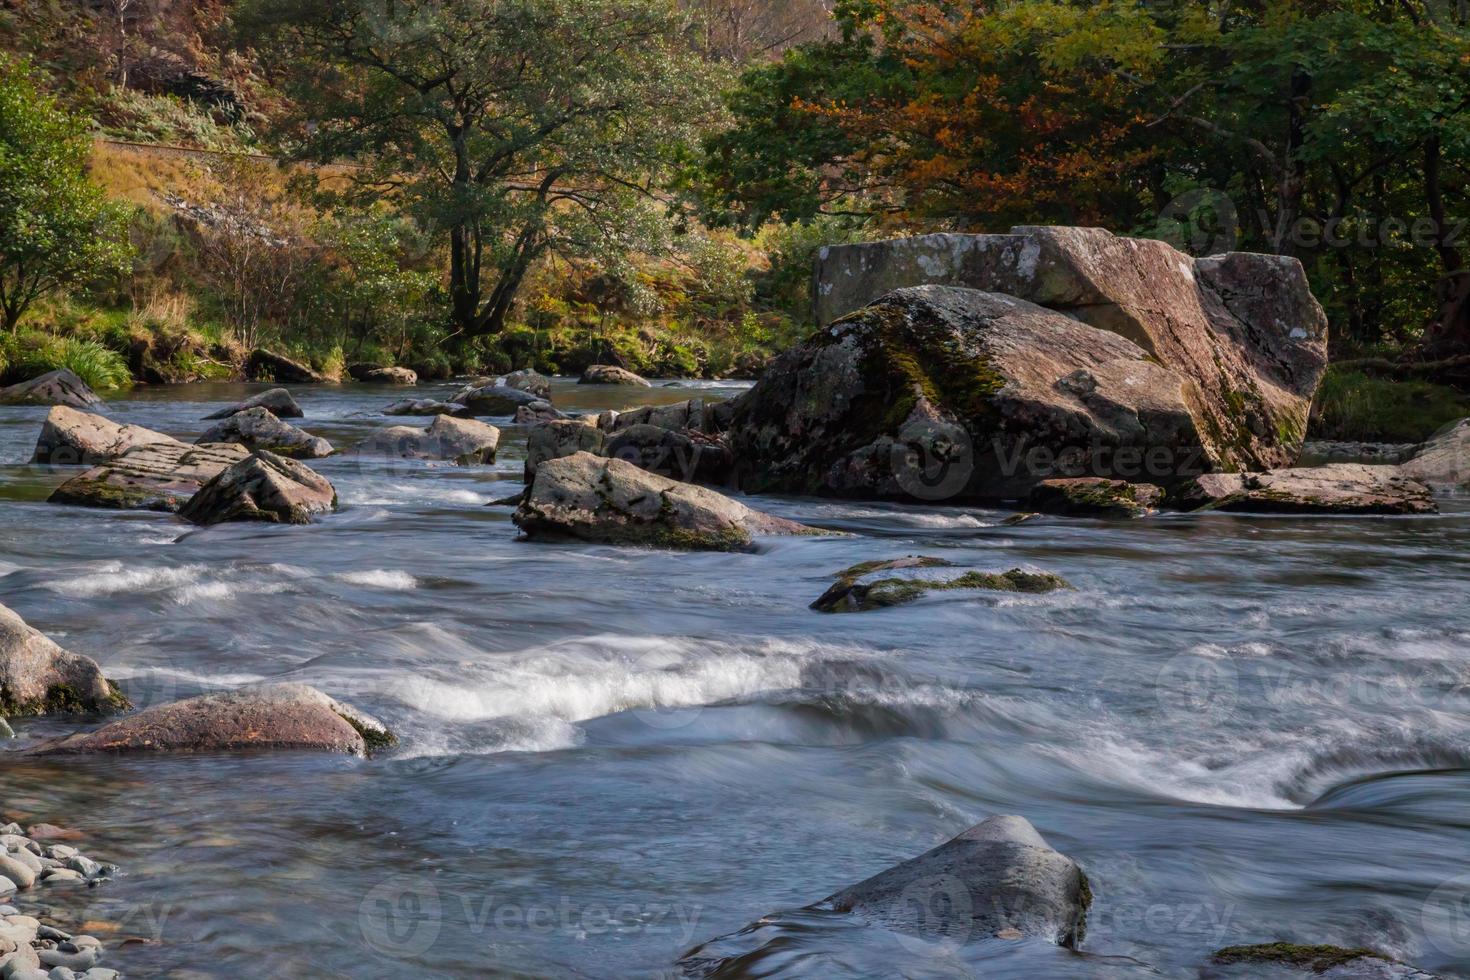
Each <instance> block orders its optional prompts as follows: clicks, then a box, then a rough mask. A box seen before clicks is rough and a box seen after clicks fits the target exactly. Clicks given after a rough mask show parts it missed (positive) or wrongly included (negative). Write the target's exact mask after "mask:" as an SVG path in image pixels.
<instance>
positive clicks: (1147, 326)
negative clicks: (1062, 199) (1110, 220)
mask: <svg viewBox="0 0 1470 980" xmlns="http://www.w3.org/2000/svg"><path fill="white" fill-rule="evenodd" d="M920 284H937V285H945V286H962V287H967V288H972V289H982V290H987V291H990V292H995V293H1003V294H1006V295H1009V296H1013V297H1017V298H1019V299H1022V300H1027V301H1029V302H1032V303H1036V304H1038V305H1040V306H1044V307H1047V308H1048V309H1052V310H1055V311H1057V312H1059V313H1064V314H1066V315H1068V316H1072V317H1075V318H1077V319H1079V320H1081V321H1083V322H1085V323H1088V324H1091V325H1092V326H1094V327H1097V328H1099V329H1102V330H1107V331H1110V332H1112V333H1115V334H1117V335H1118V336H1121V337H1126V338H1127V339H1129V340H1131V341H1133V342H1134V343H1136V344H1138V345H1139V346H1141V347H1142V348H1143V349H1144V350H1145V351H1146V352H1147V354H1148V355H1149V356H1150V357H1151V358H1153V359H1154V360H1155V361H1156V362H1157V363H1159V364H1160V365H1162V366H1163V367H1164V368H1165V369H1167V370H1168V371H1169V372H1171V373H1172V374H1174V375H1176V376H1177V377H1178V378H1179V379H1180V381H1181V383H1182V384H1183V385H1184V386H1185V387H1186V389H1187V394H1186V400H1187V401H1188V403H1189V405H1190V410H1191V412H1192V414H1193V415H1194V416H1195V420H1196V423H1197V425H1198V427H1199V429H1200V434H1201V436H1202V437H1203V439H1204V449H1205V450H1206V455H1207V457H1208V459H1209V460H1210V462H1211V463H1212V466H1211V469H1216V470H1259V469H1269V468H1271V467H1281V466H1290V465H1293V464H1294V463H1295V462H1296V459H1297V455H1298V452H1299V450H1300V448H1301V444H1302V439H1303V438H1304V436H1305V434H1306V423H1307V415H1308V410H1309V408H1310V406H1311V401H1312V397H1313V395H1314V394H1315V392H1316V388H1317V385H1318V383H1319V382H1320V381H1321V379H1322V375H1323V373H1324V371H1325V370H1326V365H1327V317H1326V315H1325V314H1324V313H1323V311H1322V308H1321V306H1320V305H1319V304H1318V303H1317V301H1316V299H1315V298H1314V297H1313V296H1312V291H1311V287H1310V284H1309V283H1308V280H1307V276H1306V272H1305V271H1304V269H1303V268H1302V265H1301V263H1300V262H1298V261H1297V260H1296V259H1294V258H1290V257H1288V256H1280V255H1257V254H1253V253H1244V252H1232V253H1229V254H1227V255H1215V256H1210V257H1208V258H1199V259H1195V258H1191V257H1190V256H1188V255H1186V254H1184V253H1182V252H1179V251H1178V250H1176V249H1174V248H1173V247H1171V246H1170V245H1168V244H1167V243H1165V242H1160V241H1152V240H1148V239H1135V238H1120V237H1117V236H1115V235H1112V234H1110V233H1109V232H1107V231H1104V230H1102V229H1098V228H1065V227H1034V226H1023V227H1018V228H1013V229H1012V230H1011V232H1010V234H1007V235H926V236H922V237H919V238H908V239H900V240H896V241H887V242H869V243H862V244H855V245H842V246H834V247H831V248H824V249H822V250H821V252H820V253H819V258H818V260H817V267H816V273H815V289H814V292H813V295H814V297H815V307H816V314H817V322H818V323H821V324H827V323H830V322H832V321H833V320H835V319H837V318H838V317H841V316H843V315H844V314H847V313H850V312H852V311H855V310H858V309H860V308H862V307H863V306H865V305H866V304H868V303H871V302H873V301H874V300H876V299H877V298H878V297H880V296H882V295H883V294H885V293H887V292H889V291H891V290H893V289H896V288H899V287H905V286H916V285H920ZM915 353H917V352H915ZM949 407H950V408H951V409H953V407H954V406H949ZM1058 475H1063V474H1058ZM1078 475H1092V476H1110V477H1113V478H1124V479H1126V478H1129V474H1127V473H1123V472H1116V473H1091V474H1078Z"/></svg>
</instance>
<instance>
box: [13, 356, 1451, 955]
mask: <svg viewBox="0 0 1470 980" xmlns="http://www.w3.org/2000/svg"><path fill="white" fill-rule="evenodd" d="M692 387H693V388H696V389H698V390H691V388H692ZM256 390H259V386H238V385H195V386H178V387H168V388H156V389H147V388H140V389H137V390H135V391H133V392H131V393H130V394H128V395H126V396H124V397H122V398H120V399H118V400H115V401H112V402H110V403H109V404H108V405H107V406H106V407H105V409H104V411H105V413H106V414H107V415H109V416H110V417H112V418H114V419H116V420H119V421H126V422H135V423H139V424H142V425H145V426H148V427H150V428H154V429H158V430H162V431H165V432H168V433H170V434H173V435H176V436H180V437H189V438H191V439H192V438H194V437H197V436H198V435H199V434H200V433H201V432H202V431H203V430H204V428H205V427H206V425H207V424H208V423H205V422H203V421H201V417H202V416H203V415H205V414H207V412H208V411H210V410H211V409H212V408H214V407H217V403H220V402H226V401H234V400H238V399H239V398H240V397H243V396H244V395H246V394H248V393H251V392H253V391H256ZM447 391H448V388H447V386H446V387H444V388H442V389H439V388H435V387H432V386H424V387H422V388H420V389H418V391H416V392H415V394H416V395H419V396H424V397H429V396H438V397H442V396H443V394H444V393H445V392H447ZM738 391H739V389H737V388H732V387H728V386H720V385H710V384H704V385H698V386H683V387H655V388H652V389H615V388H602V387H579V386H577V385H574V384H571V383H569V382H563V381H558V382H557V383H556V392H555V397H556V400H557V403H558V405H559V406H560V407H561V408H563V409H564V410H568V411H589V410H600V409H603V408H608V407H616V408H625V407H629V406H631V405H634V404H646V403H649V402H655V401H656V402H660V403H663V402H673V401H678V400H683V399H685V398H688V397H690V396H691V395H692V394H693V395H703V396H705V397H729V396H732V395H734V394H738ZM295 393H296V395H297V397H298V400H299V401H300V402H301V403H302V405H303V407H304V408H305V410H306V416H307V417H306V419H305V420H302V421H300V422H299V424H300V425H301V426H302V427H304V428H306V429H308V430H309V431H311V432H313V433H315V434H318V435H322V436H325V437H327V438H328V439H330V440H332V442H333V443H334V444H336V445H338V446H339V447H350V446H351V445H352V444H354V443H355V442H356V441H357V440H359V439H361V438H362V437H364V436H365V435H366V434H367V433H369V432H370V431H372V430H373V429H374V428H376V427H379V426H382V425H386V424H390V421H401V420H389V419H386V418H385V417H383V416H382V415H380V414H379V412H380V410H381V408H382V407H383V406H384V405H385V404H386V403H387V402H389V401H391V400H392V399H393V398H395V397H398V396H399V395H400V394H401V392H399V391H396V390H393V389H384V388H372V387H367V386H360V385H347V386H342V387H316V388H300V389H298V390H297V391H296V392H295ZM44 414H45V411H44V409H16V408H10V409H0V464H3V465H0V603H4V604H5V605H8V606H10V607H11V608H13V609H14V610H15V611H16V612H18V613H19V614H20V615H22V616H23V617H25V619H26V620H27V621H29V622H30V623H31V625H33V626H35V627H37V628H38V629H41V630H43V631H45V632H46V633H48V634H50V635H51V636H52V637H54V638H55V639H57V640H58V641H59V642H61V643H62V644H63V645H64V646H67V647H68V648H70V649H73V650H76V651H78V652H81V653H86V654H89V655H91V656H93V657H95V658H96V659H97V660H99V661H100V662H101V663H102V665H103V667H104V669H105V670H106V671H107V673H108V674H109V676H111V677H113V678H114V679H116V680H117V681H118V682H119V683H120V684H121V686H122V687H123V689H124V691H125V692H126V693H127V694H128V696H129V697H130V698H132V700H133V701H134V702H135V703H137V704H138V705H140V706H146V705H149V704H156V703H160V702H163V701H170V700H174V699H177V698H180V697H185V696H189V695H193V694H197V693H201V692H205V691H212V690H219V689H224V688H231V687H235V686H239V685H242V684H246V683H249V682H254V681H260V680H266V679H270V680H292V681H303V682H306V683H309V684H313V685H315V686H317V687H319V688H321V689H322V690H324V691H326V692H327V693H329V694H332V695H334V696H336V697H339V698H341V699H343V700H347V701H351V702H353V703H355V704H357V705H358V706H359V707H361V708H363V709H364V710H367V711H369V712H371V713H373V714H375V715H377V716H378V717H380V718H382V719H383V720H384V721H385V722H387V723H388V724H389V726H390V727H391V728H393V729H394V730H396V731H397V732H398V733H399V735H400V736H401V739H402V742H401V745H400V747H399V748H398V749H397V750H395V751H394V752H392V753H390V754H388V755H386V756H383V757H379V758H376V759H373V760H370V761H361V760H354V759H347V758H341V757H323V756H313V755H293V754H256V755H231V756H199V757H173V758H164V757H154V758H141V757H132V758H67V759H62V760H35V759H22V758H21V757H19V756H18V755H16V754H14V750H15V749H16V748H17V747H19V746H22V745H24V744H26V742H27V741H29V740H30V739H32V738H36V737H41V736H45V735H48V734H55V733H60V732H65V731H69V730H71V726H70V725H69V724H68V723H65V722H60V721H51V720H47V721H33V722H26V723H17V726H16V727H17V729H18V730H19V732H20V734H21V738H19V739H17V740H15V741H12V742H11V743H8V744H4V743H0V816H3V817H5V818H6V819H10V818H16V819H20V820H21V821H22V822H36V821H48V822H51V823H55V824H60V825H63V826H67V827H75V828H78V829H80V830H82V831H83V832H85V834H86V835H87V836H86V839H85V842H84V846H85V848H86V850H87V852H88V853H89V854H91V855H92V856H93V857H96V858H98V859H101V860H106V861H110V862H113V863H115V864H117V865H119V866H120V867H121V868H122V872H121V873H120V874H119V875H118V876H117V877H115V878H114V879H113V880H112V881H110V882H107V883H105V884H104V885H102V886H101V887H98V888H95V889H90V890H80V891H71V892H67V891H62V890H56V891H54V892H52V891H46V892H45V893H44V894H43V895H42V899H43V900H44V901H45V902H46V903H49V904H50V905H52V906H53V907H54V914H55V915H56V916H58V917H60V918H61V919H62V921H66V922H71V923H73V924H80V923H83V922H88V923H91V926H89V927H90V928H93V929H95V930H99V934H100V935H102V937H103V938H104V939H106V940H107V941H108V943H109V945H110V946H111V947H112V948H111V950H110V951H109V953H108V955H107V957H106V959H105V960H104V963H103V965H105V966H110V967H113V968H116V969H119V970H122V971H124V972H125V973H130V974H132V975H134V976H156V975H164V976H175V977H181V978H182V977H191V978H192V977H205V976H209V977H245V976H249V977H308V976H309V977H339V976H343V977H346V976H350V977H439V976H453V977H470V976H489V975H494V976H582V977H606V976H659V975H666V974H669V973H672V972H673V971H675V969H676V967H675V962H676V961H677V960H678V958H679V957H680V956H681V955H682V954H683V953H685V952H686V951H688V950H689V949H690V948H691V947H693V946H695V945H697V944H698V943H700V942H702V941H705V940H708V939H711V938H713V937H716V936H721V935H725V934H728V933H731V932H733V931H735V930H739V929H741V928H742V927H743V926H745V925H747V924H748V923H751V922H754V921H756V920H757V919H759V918H760V917H761V916H763V915H765V914H766V913H772V912H781V911H782V910H794V909H799V908H800V907H802V906H805V905H808V904H809V903H812V902H816V901H817V900H819V899H822V898H824V897H825V896H827V895H828V894H830V893H832V892H833V891H836V890H837V889H838V888H840V887H843V886H845V885H847V884H850V883H852V882H855V881H857V880H860V879H862V878H865V877H867V876H869V875H871V874H874V873H876V872H878V871H880V870H882V869H884V868H886V867H888V866H890V865H892V864H894V863H896V862H898V861H901V860H904V859H906V858H909V857H912V856H914V855H916V854H918V853H920V852H922V851H924V850H927V849H928V848H930V847H932V846H934V845H936V844H938V843H940V842H942V841H944V840H946V839H948V838H949V837H951V836H953V835H954V834H956V833H958V832H960V831H962V830H964V829H965V828H967V827H969V826H971V825H972V824H974V823H976V822H978V821H980V820H982V819H984V818H985V817H987V816H989V815H991V814H996V813H1017V814H1021V815H1023V816H1025V817H1027V818H1028V819H1030V820H1031V821H1032V822H1033V823H1034V824H1035V825H1036V826H1037V828H1038V829H1039V830H1040V831H1041V833H1042V834H1043V835H1045V836H1046V837H1047V839H1048V840H1049V841H1050V843H1051V844H1052V845H1053V846H1054V847H1056V848H1057V849H1058V850H1060V851H1062V852H1064V853H1066V854H1068V855H1070V856H1072V857H1074V858H1075V859H1076V860H1077V861H1078V862H1079V863H1080V864H1081V865H1082V867H1083V868H1084V869H1085V870H1086V871H1087V873H1088V875H1089V877H1090V879H1091V885H1092V889H1093V892H1094V894H1095V896H1096V902H1095V905H1094V906H1093V909H1092V914H1091V916H1090V921H1089V928H1088V935H1087V940H1086V942H1085V943H1084V945H1083V949H1084V950H1085V955H1078V954H1071V953H1066V952H1063V951H1055V952H1045V951H1037V950H1036V949H1034V948H1033V947H1032V946H1031V944H1018V943H1005V942H1000V943H988V944H981V945H979V946H956V945H953V944H947V943H944V942H933V943H925V942H920V941H916V940H914V939H912V938H903V937H897V936H895V935H893V934H890V933H886V932H884V931H883V930H880V929H876V928H871V927H862V926H860V925H857V924H855V923H853V922H850V921H846V920H842V919H837V918H833V917H830V916H824V915H820V914H816V913H812V912H790V911H787V912H786V913H785V914H782V915H779V916H776V917H773V918H772V919H771V920H769V921H768V922H767V923H766V924H765V925H764V926H762V928H760V929H759V930H756V931H755V932H752V933H750V934H747V935H745V936H739V937H735V938H733V939H729V940H725V941H723V942H722V943H721V944H720V948H721V949H722V950H724V951H726V952H731V951H733V952H736V953H743V954H744V959H743V960H742V966H741V967H740V968H739V969H738V970H735V969H733V968H732V973H733V974H738V975H749V976H761V975H781V976H812V977H824V978H825V977H835V976H895V975H900V974H902V975H905V976H936V977H938V976H965V975H978V974H983V975H984V976H987V977H1006V976H1017V977H1033V976H1078V977H1084V976H1103V975H1107V976H1113V975H1116V976H1201V975H1209V974H1208V973H1207V972H1202V971H1207V969H1208V968H1207V963H1208V956H1209V953H1210V952H1211V951H1212V950H1214V949H1216V948H1217V947H1221V946H1226V945H1231V944H1239V943H1253V942H1264V941H1270V940H1275V939H1289V940H1293V941H1300V942H1322V943H1338V944H1343V945H1350V946H1355V945H1360V944H1369V945H1374V946H1377V947H1379V948H1381V949H1383V950H1384V951H1385V952H1388V953H1390V954H1393V955H1396V956H1400V957H1402V958H1404V959H1405V960H1408V961H1410V962H1414V963H1416V964H1417V965H1419V966H1421V967H1423V968H1425V969H1432V970H1437V971H1440V972H1443V973H1446V974H1450V975H1456V974H1458V975H1470V928H1467V922H1470V877H1466V876H1465V872H1466V871H1467V868H1466V864H1465V857H1466V855H1467V854H1470V846H1467V845H1470V734H1467V725H1466V718H1467V709H1470V695H1467V680H1470V602H1467V601H1466V597H1467V595H1470V587H1467V586H1470V506H1466V505H1465V504H1464V503H1458V502H1455V501H1449V502H1447V503H1446V506H1445V513H1444V514H1443V515H1441V516H1438V517H1433V518H1417V519H1287V518H1264V517H1263V518H1251V517H1240V516H1225V515H1212V516H1162V517H1158V518H1153V519H1148V520H1142V521H1135V522H1129V523H1105V522H1097V521H1077V520H1071V521H1068V520H1061V519H1056V520H1052V519H1046V520H1038V521H1034V522H1031V523H1027V524H1023V525H1019V526H1004V525H1003V524H1002V521H1003V520H1004V519H1005V517H1006V516H1007V514H1006V513H1005V512H1002V511H994V510H986V509H977V508H947V507H903V506H888V505H876V504H864V503H848V502H834V501H828V500H814V499H774V498H768V499H758V500H752V501H751V503H753V504H754V505H755V506H757V507H760V508H762V509H766V510H769V511H772V512H774V513H777V514H780V515H782V516H786V517H791V518H794V519H797V520H801V521H804V522H807V523H812V524H818V525H821V526H823V527H827V528H833V529H838V530H843V531H848V532H852V533H851V535H850V536H846V537H832V538H789V539H775V540H771V541H767V542H763V544H762V547H761V550H760V551H759V552H757V553H753V554H681V553H672V552H665V551H654V550H645V549H629V548H614V547H601V546H593V545H576V544H567V545H548V544H531V543H526V542H522V541H518V540H517V532H516V529H515V526H514V525H513V524H512V523H511V522H510V514H511V511H510V509H509V508H508V507H491V506H487V504H488V503H489V502H491V501H493V500H495V499H497V498H501V497H504V496H506V495H508V494H511V493H513V492H515V491H516V490H517V489H518V488H519V485H520V470H521V460H522V458H523V456H524V442H525V432H524V431H523V430H517V429H516V428H514V427H510V426H506V427H505V429H504V432H505V440H504V441H503V442H502V452H501V458H500V462H499V463H498V464H496V465H495V466H494V467H485V468H474V469H469V468H467V469H459V468H454V467H446V466H429V465H425V464H422V463H409V462H402V461H393V462H390V461H385V460H382V459H380V458H379V459H364V460H360V459H357V458H354V457H352V456H350V455H348V456H341V457H334V458H332V459H330V460H325V461H320V462H318V463H313V464H312V465H313V466H314V467H316V468H317V469H319V470H320V471H321V472H322V473H324V474H326V475H327V476H328V477H329V478H330V479H331V480H333V482H334V483H335V484H336V486H337V489H338V492H339V495H340V498H341V504H342V507H341V510H340V512H339V513H338V514H336V515H334V516H331V517H328V518H326V519H324V520H321V521H320V522H319V523H317V524H314V525H311V526H308V527H294V528H276V527H263V526H247V525H226V526H221V527H218V528H214V529H210V530H204V531H201V530H197V529H193V528H191V527H189V526H187V525H185V524H183V523H182V522H180V521H178V520H177V519H176V518H172V517H169V516H166V515H158V514H124V513H115V512H105V511H94V510H86V509H80V508H69V507H61V506H55V505H50V504H47V503H46V502H45V498H46V496H47V494H48V493H49V492H50V490H51V488H52V487H54V486H55V485H56V484H58V483H59V482H61V480H62V479H63V478H64V477H65V476H66V475H67V472H66V471H62V470H53V469H50V468H47V467H34V466H29V465H26V464H25V463H24V462H23V461H24V460H26V459H28V458H29V455H30V451H31V449H32V447H33V446H34V442H35V438H36V435H37V432H38V430H39V427H40V424H41V420H42V418H43V417H44ZM424 421H426V420H416V421H415V422H414V424H423V423H424ZM492 421H504V420H492ZM73 472H74V471H73ZM919 553H921V554H928V555H935V556H941V557H944V558H948V559H950V560H951V561H954V562H956V563H958V564H960V565H962V566H965V567H974V568H981V569H990V570H997V571H1003V570H1005V569H1008V568H1011V567H1016V566H1021V567H1028V568H1036V569H1043V570H1047V571H1052V572H1056V573H1059V574H1061V575H1063V576H1065V577H1066V578H1067V579H1068V580H1070V581H1071V582H1072V583H1073V584H1074V585H1075V586H1076V589H1075V590H1073V591H1067V592H1059V593H1052V594H1048V595H1041V596H1014V595H1005V594H999V593H994V594H984V593H978V594H973V593H972V594H966V593H937V594H932V595H930V596H928V597H926V598H924V599H923V600H921V601H919V602H917V603H914V604H912V605H910V606H906V607H902V608H896V609H891V610H883V611H879V612H873V613H867V614H861V615H823V614H819V613H815V612H812V611H810V610H809V609H808V608H807V604H808V603H809V602H810V601H811V600H812V599H814V598H815V597H816V596H817V595H819V594H820V593H821V592H822V591H823V589H824V588H826V586H827V585H828V584H830V582H831V580H832V575H833V573H834V572H836V571H838V570H840V569H842V568H844V567H846V566H848V565H851V564H854V563H856V562H858V561H863V560H867V559H872V558H885V557H897V556H901V555H905V554H919ZM98 923H102V925H98ZM109 923H110V924H111V925H107V924H109ZM112 927H116V928H115V931H106V932H102V931H100V930H108V929H112ZM128 937H136V938H140V939H146V940H148V941H147V942H136V943H129V944H127V945H119V943H120V941H121V940H122V939H124V938H128Z"/></svg>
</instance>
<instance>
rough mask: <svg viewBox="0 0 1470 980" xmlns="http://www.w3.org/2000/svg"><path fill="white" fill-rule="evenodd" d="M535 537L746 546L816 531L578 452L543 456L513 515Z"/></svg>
mask: <svg viewBox="0 0 1470 980" xmlns="http://www.w3.org/2000/svg"><path fill="white" fill-rule="evenodd" d="M514 520H515V523H516V525H517V526H518V527H519V528H520V529H521V530H522V531H523V532H524V533H525V535H526V537H528V538H530V539H532V540H558V539H560V540H568V539H575V540H581V541H597V542H603V543H607V544H630V545H652V546H654V547H661V548H677V549H682V550H696V551H744V550H748V549H749V548H751V547H752V545H753V544H754V539H755V538H756V537H757V536H759V535H791V534H818V533H821V532H819V531H816V530H814V529H812V528H809V527H806V526H804V525H801V524H798V523H796V522H795V521H788V520H785V519H784V518H780V517H773V516H771V515H769V514H762V513H760V512H759V511H756V510H752V509H751V508H749V507H747V506H745V505H744V504H742V503H740V502H739V501H736V500H731V499H730V498H729V497H726V496H724V495H722V494H719V493H716V492H714V491H713V490H709V489H706V488H704V487H699V486H694V485H692V484H688V483H681V482H679V481H677V480H670V479H667V478H665V477H661V476H658V475H656V474H654V473H649V472H648V471H646V470H643V469H640V468H639V467H637V466H634V465H633V464H632V463H628V462H624V461H623V460H620V459H607V458H603V457H600V456H594V455H592V454H591V453H587V452H579V453H575V454H573V455H571V456H564V457H562V458H560V459H551V460H545V461H543V462H542V463H541V464H540V465H539V466H538V467H537V468H536V476H535V478H534V480H533V481H532V482H531V485H530V488H529V489H528V491H527V493H526V495H525V497H524V498H523V499H522V501H521V504H520V506H519V507H518V508H517V509H516V512H515V517H514Z"/></svg>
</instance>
